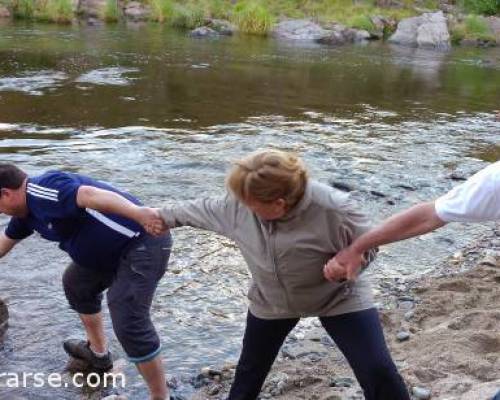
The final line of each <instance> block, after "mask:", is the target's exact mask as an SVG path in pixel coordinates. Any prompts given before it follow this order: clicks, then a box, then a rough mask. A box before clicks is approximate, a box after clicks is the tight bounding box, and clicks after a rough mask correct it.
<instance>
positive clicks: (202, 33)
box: [189, 26, 219, 38]
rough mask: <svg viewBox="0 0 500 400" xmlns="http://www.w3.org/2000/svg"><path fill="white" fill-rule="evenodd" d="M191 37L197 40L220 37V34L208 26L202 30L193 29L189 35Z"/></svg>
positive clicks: (201, 28)
mask: <svg viewBox="0 0 500 400" xmlns="http://www.w3.org/2000/svg"><path fill="white" fill-rule="evenodd" d="M189 36H191V37H197V38H202V37H215V36H219V32H217V31H216V30H215V29H212V28H209V27H208V26H202V27H200V28H196V29H193V30H192V31H191V32H190V33H189Z"/></svg>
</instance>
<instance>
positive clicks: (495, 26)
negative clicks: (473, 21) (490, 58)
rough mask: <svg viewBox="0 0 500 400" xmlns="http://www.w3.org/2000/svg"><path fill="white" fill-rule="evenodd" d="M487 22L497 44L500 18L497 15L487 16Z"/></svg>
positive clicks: (499, 40)
mask: <svg viewBox="0 0 500 400" xmlns="http://www.w3.org/2000/svg"><path fill="white" fill-rule="evenodd" d="M488 24H489V26H490V29H491V32H492V33H493V36H495V39H496V41H497V44H500V18H499V17H489V18H488Z"/></svg>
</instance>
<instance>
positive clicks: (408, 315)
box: [404, 310, 415, 321]
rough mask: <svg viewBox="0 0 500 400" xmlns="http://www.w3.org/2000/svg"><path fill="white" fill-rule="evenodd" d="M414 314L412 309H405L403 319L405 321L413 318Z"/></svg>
mask: <svg viewBox="0 0 500 400" xmlns="http://www.w3.org/2000/svg"><path fill="white" fill-rule="evenodd" d="M414 315H415V312H414V311H413V310H412V311H407V312H406V313H405V315H404V319H405V321H409V320H411V319H412V318H413V316H414Z"/></svg>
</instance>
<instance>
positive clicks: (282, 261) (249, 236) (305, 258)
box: [159, 150, 409, 400]
mask: <svg viewBox="0 0 500 400" xmlns="http://www.w3.org/2000/svg"><path fill="white" fill-rule="evenodd" d="M226 183H227V188H228V192H229V193H228V194H227V195H226V196H224V197H221V198H207V199H200V200H196V201H191V202H185V203H180V204H177V205H174V206H170V207H164V208H162V209H161V210H159V212H160V214H161V217H162V219H163V220H164V222H165V224H166V225H167V226H168V227H170V228H175V227H179V226H192V227H195V228H200V229H206V230H210V231H214V232H217V233H219V234H222V235H224V236H227V237H228V238H230V239H232V240H234V241H235V242H236V243H237V245H238V246H239V248H240V250H241V253H242V255H243V257H244V259H245V261H246V262H247V264H248V268H249V270H250V273H251V276H252V280H251V285H250V289H249V292H248V299H249V303H250V304H249V310H248V315H247V325H246V331H245V336H244V338H243V349H242V352H241V356H240V359H239V362H238V366H237V368H236V375H235V380H234V382H233V385H232V387H231V391H230V394H229V398H228V400H254V399H256V398H257V397H258V395H259V392H260V390H261V387H262V385H263V383H264V380H265V378H266V376H267V374H268V372H269V370H270V368H271V366H272V364H273V362H274V360H275V358H276V356H277V354H278V352H279V349H280V347H281V345H282V344H283V342H284V340H285V338H286V336H287V335H288V333H289V332H290V331H291V330H292V329H293V327H294V326H295V325H296V324H297V323H298V321H299V319H300V318H302V317H319V319H320V321H321V323H322V325H323V327H324V328H325V329H326V331H327V332H328V334H329V335H330V336H331V338H332V339H333V340H334V341H335V343H336V344H337V346H338V347H339V349H340V350H341V351H342V352H343V354H344V355H345V356H346V358H347V360H348V361H349V364H350V365H351V367H352V369H353V370H354V373H355V375H356V377H357V379H358V381H359V383H360V384H361V387H362V388H363V391H364V394H365V398H366V399H367V400H409V395H408V392H407V389H406V387H405V385H404V383H403V380H402V378H401V376H400V375H399V373H398V371H397V369H396V367H395V365H394V363H393V361H392V359H391V356H390V354H389V351H388V349H387V346H386V344H385V340H384V335H383V332H382V328H381V325H380V322H379V317H378V313H377V310H376V308H375V307H374V305H373V301H372V294H371V288H370V285H369V283H368V282H367V279H366V277H364V276H361V277H360V278H359V279H358V280H357V281H356V282H355V283H349V282H343V283H338V282H333V283H332V282H329V281H328V280H326V279H325V278H324V276H323V267H324V265H325V264H326V263H327V262H328V261H329V260H330V259H331V258H332V257H333V256H334V255H335V254H336V253H337V252H339V251H340V250H341V249H343V248H345V247H347V246H349V244H350V243H351V242H352V241H353V240H354V239H355V238H356V237H358V236H360V235H361V234H362V233H364V232H365V231H367V230H368V229H369V224H368V222H367V219H366V218H365V216H364V215H363V214H362V213H360V212H359V211H357V210H356V209H355V208H354V207H353V205H352V204H351V203H350V202H349V200H348V197H347V196H346V195H345V194H344V193H341V192H339V191H337V190H335V189H333V188H331V187H329V186H326V185H323V184H320V183H318V182H315V181H313V180H311V179H309V177H308V173H307V170H306V168H305V166H304V164H303V162H302V161H301V160H300V159H299V158H298V157H296V156H295V155H293V154H289V153H285V152H281V151H277V150H264V151H259V152H256V153H253V154H250V155H249V156H247V157H245V158H243V159H241V160H239V161H237V162H236V163H235V164H234V166H233V168H232V169H231V171H230V172H229V174H228V176H227V181H226ZM368 256H369V258H373V253H371V254H368Z"/></svg>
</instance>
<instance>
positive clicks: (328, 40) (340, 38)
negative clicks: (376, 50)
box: [316, 24, 372, 46]
mask: <svg viewBox="0 0 500 400" xmlns="http://www.w3.org/2000/svg"><path fill="white" fill-rule="evenodd" d="M328 32H329V33H328V34H327V35H326V36H323V37H320V38H318V39H316V42H317V43H320V44H326V45H329V46H338V45H342V44H347V43H361V42H366V41H367V40H370V39H371V38H372V35H371V34H370V32H368V31H365V30H359V29H353V28H347V27H345V26H344V25H340V24H333V25H332V27H331V30H329V31H328Z"/></svg>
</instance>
